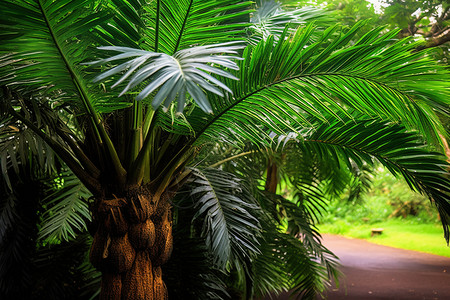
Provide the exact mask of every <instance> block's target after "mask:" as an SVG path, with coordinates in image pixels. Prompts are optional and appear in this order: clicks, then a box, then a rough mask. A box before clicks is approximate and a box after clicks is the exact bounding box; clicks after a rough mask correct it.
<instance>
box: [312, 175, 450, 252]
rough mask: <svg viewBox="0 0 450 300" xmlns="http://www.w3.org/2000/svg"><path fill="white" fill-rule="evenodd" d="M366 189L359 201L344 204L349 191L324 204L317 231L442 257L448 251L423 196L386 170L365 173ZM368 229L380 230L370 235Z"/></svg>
mask: <svg viewBox="0 0 450 300" xmlns="http://www.w3.org/2000/svg"><path fill="white" fill-rule="evenodd" d="M368 176H369V180H370V186H369V187H368V189H367V190H366V191H365V192H364V193H362V194H361V195H360V198H359V199H353V200H352V201H350V202H349V201H348V200H349V199H348V196H349V194H350V193H349V191H348V190H347V192H345V193H343V194H342V195H341V197H340V199H338V200H336V201H332V202H331V203H330V204H329V205H327V211H326V212H325V213H324V214H323V217H322V218H321V220H320V225H319V228H320V232H321V233H332V234H339V235H343V236H347V237H351V238H360V239H366V240H368V241H370V242H373V243H377V244H382V245H387V246H392V247H397V248H402V249H408V250H416V251H421V252H426V253H432V254H436V255H442V256H450V249H449V248H448V246H447V243H446V242H445V241H444V240H443V239H442V227H441V226H440V220H439V215H438V214H437V212H436V211H435V210H434V209H433V207H432V204H431V203H430V202H429V201H428V199H426V197H424V196H422V195H420V194H417V193H414V192H412V191H411V190H410V189H409V187H408V185H407V184H406V183H405V182H402V181H399V180H398V179H397V178H395V177H394V176H392V175H391V174H390V173H389V172H388V171H387V170H386V169H384V168H378V170H376V171H375V172H370V174H368ZM372 228H383V229H384V230H383V233H382V234H381V235H375V236H372V234H371V230H372Z"/></svg>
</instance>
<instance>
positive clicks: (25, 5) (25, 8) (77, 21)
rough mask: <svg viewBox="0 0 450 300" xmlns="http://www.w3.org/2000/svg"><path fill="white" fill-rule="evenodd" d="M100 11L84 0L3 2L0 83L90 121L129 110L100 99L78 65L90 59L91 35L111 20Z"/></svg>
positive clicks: (89, 76)
mask: <svg viewBox="0 0 450 300" xmlns="http://www.w3.org/2000/svg"><path fill="white" fill-rule="evenodd" d="M101 8H102V7H101V6H98V5H97V4H96V3H95V2H91V1H86V0H72V1H57V2H55V1H50V0H45V1H2V2H1V3H0V10H1V11H2V19H1V20H0V27H1V28H2V31H1V33H0V39H1V40H2V43H1V44H0V55H1V56H0V63H1V64H2V66H3V67H2V68H1V71H0V82H1V83H2V84H6V85H9V86H14V85H20V86H21V87H27V88H28V89H31V90H33V89H34V90H35V91H36V90H40V91H41V93H42V94H44V95H46V96H51V99H52V100H53V101H56V100H60V101H62V102H64V103H66V104H70V105H73V107H74V108H77V109H78V110H79V111H81V112H83V113H87V114H88V115H90V116H93V115H95V114H96V113H97V112H109V111H112V110H115V109H119V108H124V107H128V106H129V105H130V104H129V103H128V102H126V101H124V99H123V98H117V97H111V96H112V95H111V94H108V93H103V94H101V95H100V94H99V93H98V89H97V86H95V85H93V84H92V83H90V81H91V79H92V77H93V74H92V73H88V72H86V71H85V67H83V66H81V65H80V63H81V62H83V61H84V60H85V59H86V58H87V57H88V54H90V53H91V51H89V47H90V46H91V43H92V39H93V37H94V36H93V35H92V33H91V30H92V29H93V28H95V27H97V26H100V25H102V24H104V23H106V21H108V20H109V19H110V18H111V16H110V15H109V14H108V11H107V10H102V9H101ZM61 91H62V92H61Z"/></svg>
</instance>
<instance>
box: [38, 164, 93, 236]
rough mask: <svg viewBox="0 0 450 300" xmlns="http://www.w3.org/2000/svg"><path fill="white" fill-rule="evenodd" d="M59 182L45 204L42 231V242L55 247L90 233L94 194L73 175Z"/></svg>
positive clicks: (66, 174) (68, 175)
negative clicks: (91, 198)
mask: <svg viewBox="0 0 450 300" xmlns="http://www.w3.org/2000/svg"><path fill="white" fill-rule="evenodd" d="M57 179H58V180H56V181H55V183H54V186H53V188H52V189H54V190H55V191H54V192H53V193H51V194H49V195H48V196H47V197H46V198H45V199H44V200H43V206H44V207H45V213H44V214H43V216H42V224H41V229H40V230H39V239H41V240H44V239H45V240H47V241H48V242H51V243H54V242H59V241H61V240H66V241H68V240H69V239H70V238H75V237H76V235H77V233H78V232H81V231H83V230H86V229H87V227H86V223H87V222H89V221H90V220H91V215H90V213H89V208H88V205H87V199H88V198H89V197H90V196H91V193H90V192H89V191H88V190H87V189H86V188H85V187H84V186H83V184H82V183H81V182H80V181H79V179H78V178H77V177H76V176H74V175H73V174H72V173H70V172H65V173H62V174H60V176H59V178H57ZM51 191H52V190H50V192H51Z"/></svg>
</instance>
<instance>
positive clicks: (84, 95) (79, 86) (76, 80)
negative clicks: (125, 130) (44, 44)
mask: <svg viewBox="0 0 450 300" xmlns="http://www.w3.org/2000/svg"><path fill="white" fill-rule="evenodd" d="M38 5H39V9H40V11H41V12H42V16H43V17H44V21H45V24H46V25H47V28H48V30H49V33H50V36H51V38H52V40H53V43H54V44H55V47H56V49H57V50H58V53H59V55H60V57H61V59H62V60H63V62H64V65H65V66H66V69H67V71H68V72H69V74H70V77H71V78H72V81H73V83H74V87H75V88H76V90H77V91H78V93H79V95H80V97H81V100H82V102H83V105H84V106H85V109H86V111H87V112H88V113H89V114H90V115H91V117H93V116H95V111H94V109H93V107H92V105H91V103H90V100H89V97H88V95H87V93H86V91H85V90H84V89H83V84H82V82H81V80H80V79H79V77H78V75H77V74H76V72H75V71H74V70H73V68H72V67H71V65H70V63H69V60H68V59H67V57H66V55H65V54H64V52H63V50H62V48H61V46H60V44H59V42H58V39H57V38H56V35H55V33H54V31H53V28H52V26H51V25H50V21H49V19H48V17H47V14H46V11H45V9H44V7H43V6H42V3H41V0H38Z"/></svg>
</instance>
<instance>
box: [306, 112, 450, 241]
mask: <svg viewBox="0 0 450 300" xmlns="http://www.w3.org/2000/svg"><path fill="white" fill-rule="evenodd" d="M422 141H423V137H422V136H421V135H419V134H417V133H414V132H409V131H407V130H406V129H405V127H403V126H401V125H397V124H389V123H383V122H379V121H373V120H365V121H358V122H354V121H347V122H346V123H344V124H342V123H341V122H340V121H335V122H333V123H331V124H323V125H321V126H319V127H318V128H317V130H316V131H314V132H308V134H307V135H306V136H304V142H303V143H301V144H300V145H301V146H302V147H303V151H310V152H315V153H318V154H320V155H321V156H322V158H325V157H330V156H336V155H339V156H341V157H345V158H346V159H345V160H346V161H347V165H348V168H349V169H351V168H352V162H354V163H356V164H357V165H358V166H361V167H362V166H363V165H364V163H369V164H373V162H374V161H380V162H381V163H382V164H383V165H384V166H385V167H386V168H387V169H388V170H389V171H390V172H391V173H392V174H394V175H396V176H401V177H403V178H404V180H405V181H406V182H407V183H408V185H409V186H410V188H411V189H412V190H415V191H417V192H420V193H421V194H424V195H426V196H427V197H428V198H429V199H430V200H431V201H432V202H433V203H434V204H435V205H436V207H437V208H438V211H439V214H440V216H441V221H442V224H443V227H444V236H445V238H446V239H447V241H448V239H449V224H450V188H449V187H450V181H449V178H448V171H447V170H448V166H449V165H448V162H446V160H445V156H444V155H443V154H441V153H438V152H432V151H430V148H429V147H427V146H426V145H425V144H424V143H423V142H422Z"/></svg>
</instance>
